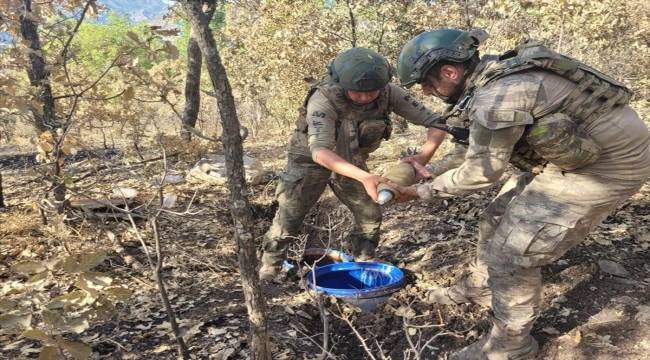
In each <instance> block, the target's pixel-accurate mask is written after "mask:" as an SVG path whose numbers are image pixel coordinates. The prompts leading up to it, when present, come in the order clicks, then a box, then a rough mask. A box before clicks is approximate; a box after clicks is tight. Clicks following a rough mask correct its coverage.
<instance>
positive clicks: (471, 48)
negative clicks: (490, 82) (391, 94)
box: [397, 29, 489, 88]
mask: <svg viewBox="0 0 650 360" xmlns="http://www.w3.org/2000/svg"><path fill="white" fill-rule="evenodd" d="M488 36H489V35H488V33H486V32H485V31H483V30H478V29H477V30H472V31H470V32H467V31H462V30H456V29H440V30H432V31H427V32H424V33H422V34H420V35H418V36H416V37H414V38H413V39H412V40H411V41H409V42H408V43H406V45H404V48H402V52H401V53H400V55H399V57H398V58H397V74H398V75H399V78H400V83H401V85H402V86H404V87H407V88H409V87H411V86H413V85H414V84H415V83H418V82H421V81H423V80H424V78H425V76H426V74H427V71H429V69H431V68H432V67H433V65H435V64H436V63H437V62H439V61H441V60H447V61H453V62H463V61H465V60H468V59H469V58H471V57H472V56H473V55H474V53H476V49H477V48H478V46H479V45H480V44H481V43H482V42H483V41H485V40H486V39H487V38H488Z"/></svg>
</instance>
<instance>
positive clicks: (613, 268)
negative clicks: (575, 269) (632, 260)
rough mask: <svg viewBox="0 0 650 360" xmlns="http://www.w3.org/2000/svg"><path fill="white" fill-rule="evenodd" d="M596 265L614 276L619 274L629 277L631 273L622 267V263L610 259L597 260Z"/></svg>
mask: <svg viewBox="0 0 650 360" xmlns="http://www.w3.org/2000/svg"><path fill="white" fill-rule="evenodd" d="M598 266H600V270H602V271H604V272H606V273H608V274H611V275H614V276H620V277H623V278H626V277H629V276H630V275H631V274H630V272H629V271H627V269H625V268H624V267H623V265H621V264H619V263H617V262H615V261H611V260H598Z"/></svg>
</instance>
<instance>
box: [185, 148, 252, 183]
mask: <svg viewBox="0 0 650 360" xmlns="http://www.w3.org/2000/svg"><path fill="white" fill-rule="evenodd" d="M244 172H245V173H246V175H245V176H246V182H247V183H248V184H250V185H257V184H259V183H260V181H261V179H262V176H263V175H264V165H262V163H261V162H260V161H259V160H257V159H255V158H251V157H248V156H244ZM189 177H190V178H192V179H194V180H201V181H206V182H209V183H212V184H217V185H225V184H226V183H227V182H228V178H227V176H226V157H225V156H224V155H217V154H206V155H205V156H204V157H203V159H201V160H200V161H199V162H198V163H196V165H194V167H193V168H192V170H190V173H189Z"/></svg>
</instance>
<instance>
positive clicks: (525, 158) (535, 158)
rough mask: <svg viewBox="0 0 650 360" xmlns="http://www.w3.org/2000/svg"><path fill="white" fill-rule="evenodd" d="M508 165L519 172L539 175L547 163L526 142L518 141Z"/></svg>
mask: <svg viewBox="0 0 650 360" xmlns="http://www.w3.org/2000/svg"><path fill="white" fill-rule="evenodd" d="M510 163H511V164H512V165H513V166H514V167H516V168H518V169H519V170H522V171H527V172H531V173H533V174H539V173H541V172H542V171H543V170H544V167H545V166H546V164H547V163H548V161H546V159H544V158H543V157H541V156H539V155H538V154H537V153H536V152H535V151H534V150H533V148H532V147H531V146H530V144H528V143H527V142H526V141H519V142H518V143H517V144H516V145H515V148H514V149H513V151H512V155H511V156H510Z"/></svg>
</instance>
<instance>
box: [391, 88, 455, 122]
mask: <svg viewBox="0 0 650 360" xmlns="http://www.w3.org/2000/svg"><path fill="white" fill-rule="evenodd" d="M389 96H390V102H391V103H392V104H393V112H394V113H395V114H397V115H399V116H401V117H403V118H404V119H406V121H408V122H410V123H412V124H415V125H421V126H426V127H430V126H429V125H428V124H440V123H442V122H443V121H442V119H441V117H440V114H438V113H436V112H433V111H431V110H429V109H428V108H427V107H426V106H424V105H423V104H422V103H421V102H419V101H418V100H417V99H415V98H413V97H412V96H411V95H410V94H409V93H408V92H406V90H404V89H402V88H400V87H398V86H395V85H393V84H391V85H390V95H389Z"/></svg>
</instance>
